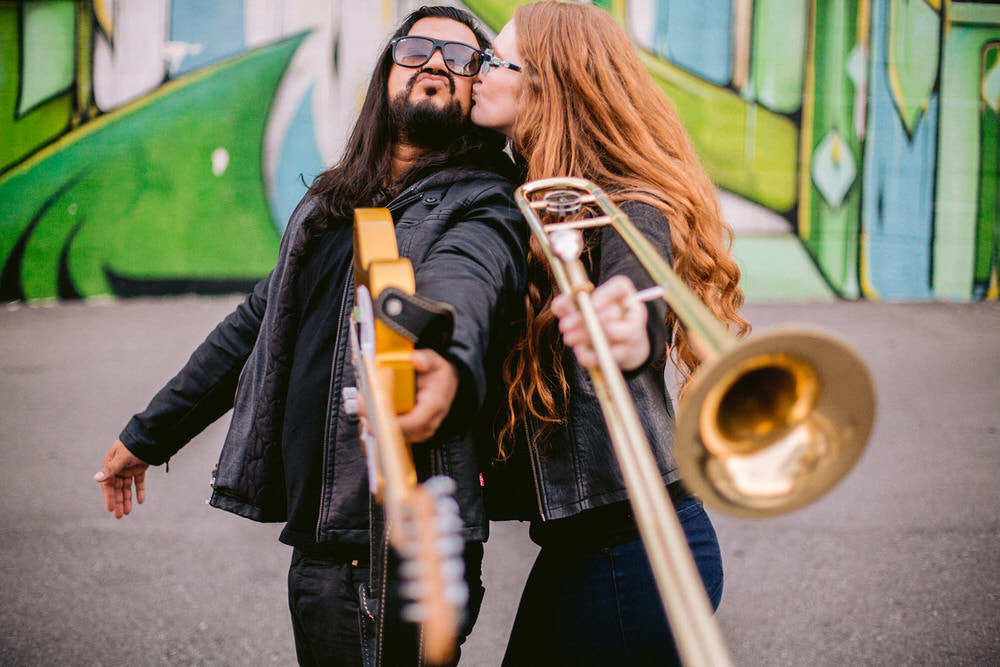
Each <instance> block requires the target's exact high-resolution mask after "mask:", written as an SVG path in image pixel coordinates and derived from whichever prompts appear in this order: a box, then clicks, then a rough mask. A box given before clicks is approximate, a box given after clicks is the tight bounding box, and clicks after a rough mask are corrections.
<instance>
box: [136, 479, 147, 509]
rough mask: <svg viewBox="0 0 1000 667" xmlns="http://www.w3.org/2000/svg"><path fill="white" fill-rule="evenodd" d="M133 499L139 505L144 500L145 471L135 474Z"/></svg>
mask: <svg viewBox="0 0 1000 667" xmlns="http://www.w3.org/2000/svg"><path fill="white" fill-rule="evenodd" d="M135 499H136V501H138V503H139V504H140V505H141V504H143V503H144V502H146V473H144V472H142V473H139V474H138V475H136V476H135Z"/></svg>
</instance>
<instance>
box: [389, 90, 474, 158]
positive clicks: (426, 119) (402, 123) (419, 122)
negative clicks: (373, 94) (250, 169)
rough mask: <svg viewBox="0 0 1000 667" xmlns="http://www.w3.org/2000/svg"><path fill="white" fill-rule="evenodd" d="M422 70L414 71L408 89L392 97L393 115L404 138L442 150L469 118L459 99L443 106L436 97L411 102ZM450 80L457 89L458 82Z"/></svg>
mask: <svg viewBox="0 0 1000 667" xmlns="http://www.w3.org/2000/svg"><path fill="white" fill-rule="evenodd" d="M421 73H422V72H417V73H416V74H414V75H413V77H412V78H410V80H409V82H408V83H407V84H406V89H405V90H402V91H400V92H399V93H398V94H397V95H396V96H395V97H393V98H392V99H390V100H389V115H390V117H391V118H392V125H393V127H394V128H395V130H396V135H397V137H398V139H399V140H400V141H405V142H406V143H408V144H412V145H414V146H419V147H420V148H426V149H428V150H441V149H444V148H447V147H448V145H449V144H451V142H453V141H454V140H455V139H456V138H457V137H459V136H460V135H461V134H462V133H463V132H464V131H465V129H466V126H467V125H468V119H467V118H466V117H465V114H464V112H463V111H462V105H461V104H459V102H458V100H454V99H453V100H452V101H451V102H450V103H448V104H446V105H445V106H443V107H442V106H439V105H437V104H435V103H434V100H433V99H432V96H426V97H423V98H421V99H419V100H417V101H416V102H412V101H410V94H411V93H412V91H413V88H414V87H415V86H416V81H417V77H418V76H420V74H421ZM449 82H451V89H452V92H454V89H455V84H454V82H452V81H451V78H450V77H449Z"/></svg>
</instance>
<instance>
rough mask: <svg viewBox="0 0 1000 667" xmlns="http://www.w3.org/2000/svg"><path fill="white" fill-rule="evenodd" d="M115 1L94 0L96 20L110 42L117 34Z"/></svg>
mask: <svg viewBox="0 0 1000 667" xmlns="http://www.w3.org/2000/svg"><path fill="white" fill-rule="evenodd" d="M114 1H115V0H94V18H95V19H97V25H99V26H100V27H101V30H102V31H104V34H105V35H107V37H108V40H109V41H110V40H111V38H112V37H114V33H115V11H114Z"/></svg>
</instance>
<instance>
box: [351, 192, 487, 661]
mask: <svg viewBox="0 0 1000 667" xmlns="http://www.w3.org/2000/svg"><path fill="white" fill-rule="evenodd" d="M354 285H355V305H354V311H353V313H352V316H351V320H352V321H351V327H350V337H351V351H352V355H353V362H354V367H355V372H356V376H357V383H358V389H359V390H360V392H361V395H362V396H363V398H364V402H365V411H366V415H367V418H366V420H364V422H363V424H364V425H363V428H362V434H361V438H362V442H363V445H364V448H365V456H366V459H367V463H368V479H369V485H370V489H371V492H372V494H373V495H374V497H375V500H376V502H377V503H379V504H381V505H382V508H383V512H384V516H385V529H386V532H387V533H388V541H389V543H390V544H391V545H392V546H393V547H394V548H395V550H396V553H397V554H398V556H399V558H400V560H401V564H400V568H399V572H400V579H401V585H400V596H401V597H402V598H404V600H405V605H404V606H403V608H402V612H401V615H402V617H403V619H404V620H406V621H408V622H412V623H419V624H420V626H421V635H422V636H421V646H422V651H423V658H424V659H425V660H426V661H427V662H428V663H430V664H443V663H446V662H447V661H449V660H450V659H452V657H453V656H454V652H455V648H456V646H457V643H456V637H457V634H458V631H459V628H460V626H461V623H462V620H463V614H464V608H465V604H466V602H467V600H468V595H469V593H468V586H467V585H466V583H465V579H464V561H463V559H462V551H463V548H464V541H463V539H462V536H461V528H462V521H461V519H460V518H459V514H458V504H457V503H456V502H455V500H454V497H453V493H454V488H455V483H454V481H453V480H452V479H451V478H450V477H446V476H437V477H431V478H430V479H428V480H427V481H425V482H423V483H422V484H418V483H417V473H416V469H415V468H414V463H413V454H412V452H411V451H410V448H409V446H408V445H407V444H406V442H405V441H404V439H403V433H402V431H401V430H400V427H399V423H398V421H397V419H396V415H398V414H403V413H405V412H408V411H409V410H410V409H412V408H413V405H414V402H415V391H416V384H415V373H414V369H413V365H412V361H411V354H412V352H413V347H414V346H413V342H412V341H411V340H410V339H409V338H407V337H406V336H404V335H402V334H400V333H398V332H397V331H395V330H394V329H393V328H392V327H391V326H390V325H389V324H387V318H385V317H383V316H382V314H383V313H388V314H390V315H397V314H398V313H399V311H400V310H401V308H402V307H403V305H404V304H403V303H402V299H403V298H405V295H412V294H413V293H414V276H413V267H412V266H411V264H410V261H409V260H408V259H406V258H401V257H399V253H398V250H397V246H396V233H395V229H394V227H393V222H392V216H391V215H390V213H389V211H388V210H387V209H384V208H361V209H356V210H355V212H354ZM347 399H348V401H349V400H350V397H349V396H348V397H347ZM372 539H375V536H374V535H373V536H372ZM382 566H383V567H382V571H383V572H385V570H386V563H385V562H383V563H382ZM382 578H383V582H382V583H381V585H380V586H379V589H380V590H379V591H378V595H379V597H380V599H381V600H382V604H381V605H380V610H379V623H378V629H379V630H381V628H382V627H384V617H385V613H386V607H385V598H386V593H385V591H386V585H385V581H384V579H385V576H384V575H383V577H382ZM376 641H377V643H378V646H381V645H382V642H383V641H384V637H382V636H381V633H380V632H379V631H377V632H376ZM376 653H377V654H378V653H380V651H379V650H378V649H377V650H376Z"/></svg>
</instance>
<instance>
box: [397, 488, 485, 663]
mask: <svg viewBox="0 0 1000 667" xmlns="http://www.w3.org/2000/svg"><path fill="white" fill-rule="evenodd" d="M454 493H455V482H454V481H453V480H452V479H451V478H450V477H445V476H436V477H431V478H430V479H428V480H427V481H425V482H424V483H423V484H420V485H419V486H417V487H416V489H414V492H413V493H412V494H411V495H410V498H409V499H408V501H407V502H406V503H404V511H403V513H402V518H403V520H402V522H400V523H399V524H397V525H396V527H395V530H394V533H393V535H392V537H393V538H394V542H393V543H394V545H395V546H396V550H397V551H398V552H399V554H400V556H401V557H402V561H403V562H402V564H401V565H400V577H401V579H402V583H401V586H400V594H401V596H402V597H403V598H404V599H405V600H406V604H405V605H404V607H403V610H402V616H403V619H404V620H406V621H409V622H411V623H420V624H422V625H423V628H424V645H425V647H426V649H425V653H426V656H427V658H428V660H429V661H430V662H431V663H443V662H446V661H448V660H449V659H450V658H451V656H452V654H453V652H454V650H455V639H456V636H457V634H458V631H459V628H460V627H461V625H462V623H463V622H464V620H465V619H464V618H463V616H464V609H465V605H466V603H467V602H468V600H469V587H468V584H467V583H466V581H465V560H464V558H463V552H464V548H465V541H464V540H463V538H462V520H461V518H460V517H459V513H458V503H457V502H455V498H454V495H453V494H454Z"/></svg>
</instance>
